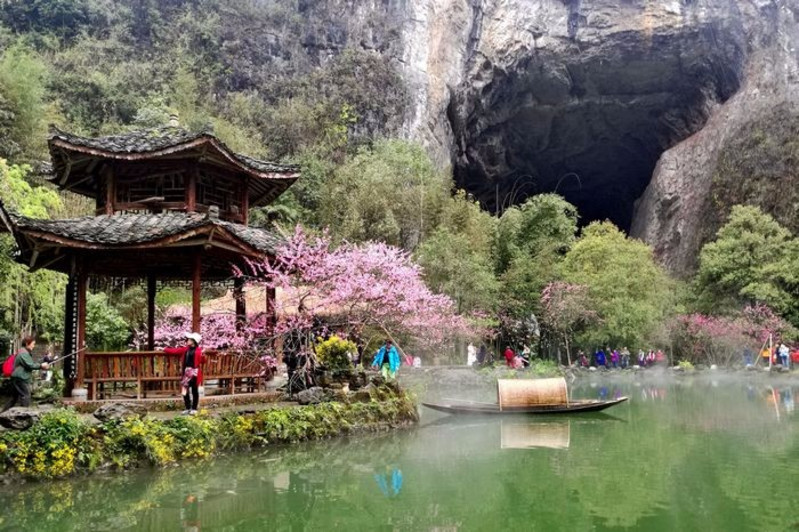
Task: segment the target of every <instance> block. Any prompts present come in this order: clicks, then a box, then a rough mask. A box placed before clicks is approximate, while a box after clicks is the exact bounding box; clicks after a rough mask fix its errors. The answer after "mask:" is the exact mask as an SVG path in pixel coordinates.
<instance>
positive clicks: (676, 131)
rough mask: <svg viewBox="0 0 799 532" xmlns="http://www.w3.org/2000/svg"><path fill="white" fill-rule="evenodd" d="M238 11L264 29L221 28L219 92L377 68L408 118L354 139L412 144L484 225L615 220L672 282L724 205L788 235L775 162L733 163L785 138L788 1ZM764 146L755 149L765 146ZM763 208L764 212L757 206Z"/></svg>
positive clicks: (472, 0) (320, 4)
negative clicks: (353, 66)
mask: <svg viewBox="0 0 799 532" xmlns="http://www.w3.org/2000/svg"><path fill="white" fill-rule="evenodd" d="M253 5H256V6H261V7H262V8H263V9H264V10H268V9H272V10H273V11H275V10H278V12H277V14H275V13H273V14H272V15H271V16H270V17H266V18H263V19H259V18H258V17H253V16H249V15H246V13H243V14H241V15H240V20H236V21H234V23H230V24H226V26H227V27H231V28H236V31H232V32H231V34H230V35H227V36H225V37H224V40H225V42H226V44H225V50H227V51H228V52H229V53H226V54H225V58H226V61H227V64H226V66H227V68H229V70H230V71H232V72H234V73H236V74H235V76H232V77H231V79H228V80H226V81H227V83H228V84H229V85H230V86H231V87H232V88H233V89H235V90H247V89H250V88H253V87H255V88H257V87H260V86H263V85H264V84H268V83H270V81H271V80H273V79H275V78H279V77H280V75H281V73H285V72H289V73H290V72H292V71H294V72H296V71H307V70H309V69H313V68H316V67H317V66H319V65H323V64H324V63H325V62H326V61H328V60H329V59H330V58H331V57H333V56H335V55H336V54H338V53H340V52H341V51H342V50H344V49H345V48H349V47H359V48H361V49H363V50H367V51H368V52H370V53H375V54H380V55H381V56H382V58H384V59H386V61H387V62H388V63H389V64H391V65H392V66H393V67H394V68H396V69H397V70H398V71H399V72H401V74H402V77H403V78H404V80H405V83H406V86H407V89H408V92H409V94H410V98H411V103H410V105H409V106H407V108H406V107H403V109H407V110H406V112H405V115H404V116H401V117H394V116H393V115H392V117H391V119H383V123H382V124H375V123H374V122H375V121H376V119H374V118H373V119H372V122H373V123H370V124H368V126H369V127H368V128H367V129H368V130H369V131H370V132H372V131H375V130H377V131H378V133H386V134H390V135H394V134H397V133H400V134H403V135H405V136H407V137H411V138H415V139H419V140H421V141H422V142H423V143H424V144H425V145H426V146H427V147H428V148H429V150H430V152H431V153H432V154H433V155H434V157H435V159H436V160H437V161H438V162H439V163H440V164H441V165H442V166H443V165H452V166H453V167H454V172H455V177H456V181H457V184H458V185H459V186H461V187H463V188H466V189H467V190H469V191H470V192H471V193H472V194H474V195H475V196H476V197H477V198H479V199H480V201H481V203H482V204H483V206H484V207H485V208H487V209H489V210H491V211H493V212H501V211H502V210H503V209H504V208H507V207H508V206H510V205H512V204H514V203H519V202H521V201H523V200H524V199H525V198H526V197H528V196H530V195H532V194H536V193H540V192H550V191H557V192H558V193H560V194H563V195H564V196H565V197H566V198H567V199H568V200H569V201H571V202H572V203H574V204H575V205H576V206H577V207H578V209H579V211H580V213H581V215H582V216H583V222H588V221H591V220H595V219H610V220H612V221H613V222H615V223H616V224H617V225H619V226H620V227H622V228H624V229H626V230H629V231H630V233H631V234H632V235H633V236H636V237H639V238H642V239H644V240H645V241H647V242H648V243H650V244H652V245H653V247H654V249H655V250H656V253H657V255H658V257H659V258H660V260H661V261H662V262H663V263H664V264H666V265H667V266H668V267H669V268H670V269H671V270H672V271H674V272H678V273H681V272H687V271H690V269H691V268H692V267H694V266H695V263H696V257H697V252H698V250H699V249H700V247H701V245H702V244H703V243H704V242H706V241H707V240H708V238H710V237H711V236H712V234H713V233H714V231H715V230H716V229H717V228H718V225H719V224H720V223H721V222H722V221H723V219H724V217H725V215H726V212H727V211H728V209H729V207H730V206H731V203H732V202H733V201H735V202H754V203H758V204H760V205H761V206H763V207H764V208H766V209H767V210H770V211H771V212H774V213H775V214H777V215H778V217H779V218H780V221H782V222H784V223H789V225H791V222H793V223H795V225H794V227H795V228H799V222H796V219H799V193H797V194H794V195H791V194H779V192H777V193H776V194H775V193H774V191H775V190H777V191H778V190H779V188H780V187H781V188H782V189H783V190H784V189H786V188H791V187H792V188H794V189H797V190H799V172H796V173H795V174H791V175H792V176H794V175H795V176H796V177H790V178H788V179H786V178H785V176H786V172H784V171H782V170H781V168H782V167H781V166H780V164H782V165H783V166H784V165H785V160H788V159H786V158H785V157H782V161H781V162H780V161H775V159H780V157H779V154H776V156H775V155H774V154H771V155H770V154H769V153H770V152H768V150H765V151H763V150H761V151H762V153H760V154H758V157H757V161H758V165H757V166H759V167H769V168H770V171H767V172H756V171H754V170H752V168H750V169H749V171H743V170H741V171H740V172H739V168H738V167H739V166H741V167H743V166H747V165H745V164H741V162H742V159H740V157H739V158H737V159H736V157H730V154H731V153H732V154H734V153H735V151H736V150H737V151H739V152H740V151H743V152H744V153H747V152H748V150H749V149H750V148H749V146H750V145H754V144H756V143H754V144H753V143H747V142H746V140H747V139H746V135H747V134H748V132H749V131H750V130H752V129H758V128H759V129H765V130H766V133H768V134H771V133H769V132H768V130H769V129H771V128H769V127H768V123H769V121H773V118H772V117H773V116H775V115H774V113H775V112H778V113H783V114H785V115H786V116H789V117H790V120H789V121H788V122H790V123H787V122H786V123H785V124H783V125H782V127H780V128H779V135H781V136H782V137H786V138H787V137H790V136H791V135H793V134H794V132H796V131H797V130H799V108H798V107H799V86H797V84H799V81H797V80H798V79H799V77H798V76H799V67H798V66H797V64H798V60H797V50H796V46H797V44H798V41H797V38H798V37H799V30H797V27H799V23H797V19H799V0H357V1H356V0H281V1H273V2H266V1H265V0H259V1H256V2H254V3H253ZM270 6H271V7H270ZM276 6H277V7H276ZM278 7H279V9H278ZM260 20H265V21H269V22H259V21H260ZM276 21H277V22H276ZM281 21H282V22H281ZM386 90H397V89H396V88H393V87H386ZM775 110H779V111H775ZM395 114H397V113H395ZM381 128H382V131H381ZM779 135H777V136H779ZM777 136H775V135H773V134H772V137H773V138H770V140H769V142H767V143H765V144H772V145H779V144H780V143H781V142H782V141H781V139H780V138H777ZM782 140H785V139H782ZM761 144H762V143H761ZM751 149H755V148H751ZM798 149H799V148H798ZM747 155H748V153H747ZM791 160H793V159H791ZM761 163H762V164H761ZM749 166H751V165H749ZM789 166H790V165H789ZM755 174H757V175H755ZM780 174H782V177H781V176H780ZM736 180H737V181H736ZM769 180H770V183H771V184H768V183H766V182H767V181H769ZM755 181H758V186H748V185H747V186H742V185H741V184H742V183H754V182H755ZM774 183H779V187H777V186H776V185H774ZM733 189H734V192H735V193H734V194H726V191H727V190H730V191H732V190H733ZM764 191H771V192H770V193H771V195H774V196H778V198H777V199H776V200H775V201H771V202H763V201H761V199H762V198H760V197H759V195H760V196H762V195H763V194H764V193H768V192H764ZM791 206H793V207H791Z"/></svg>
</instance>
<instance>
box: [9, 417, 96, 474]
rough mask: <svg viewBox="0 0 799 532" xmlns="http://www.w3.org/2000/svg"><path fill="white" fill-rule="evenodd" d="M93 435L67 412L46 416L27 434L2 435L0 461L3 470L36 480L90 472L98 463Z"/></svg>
mask: <svg viewBox="0 0 799 532" xmlns="http://www.w3.org/2000/svg"><path fill="white" fill-rule="evenodd" d="M93 433H94V429H92V428H91V427H90V426H89V425H88V424H86V423H84V422H83V421H82V420H81V419H80V418H79V417H78V416H77V415H76V414H75V413H74V412H73V411H71V410H55V411H52V412H47V413H45V414H43V415H42V417H41V419H40V420H39V421H38V422H37V423H35V424H34V425H33V427H31V428H30V429H28V430H25V431H7V432H5V433H4V435H3V436H2V437H0V458H2V461H3V462H4V464H5V465H6V467H8V466H10V467H12V468H13V469H14V470H15V471H16V472H18V473H20V474H22V475H26V476H31V477H37V478H52V477H63V476H66V475H70V474H72V473H74V472H75V470H76V469H78V468H86V469H93V468H94V467H95V466H96V465H97V463H98V460H99V456H98V448H97V446H96V442H95V441H94V439H93Z"/></svg>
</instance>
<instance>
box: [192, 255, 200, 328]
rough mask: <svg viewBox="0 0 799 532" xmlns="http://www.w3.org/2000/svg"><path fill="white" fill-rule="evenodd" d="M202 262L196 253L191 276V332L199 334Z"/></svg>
mask: <svg viewBox="0 0 799 532" xmlns="http://www.w3.org/2000/svg"><path fill="white" fill-rule="evenodd" d="M201 266H202V260H201V258H200V253H199V252H198V253H197V254H196V255H195V256H194V269H193V271H192V276H191V330H192V332H196V333H198V332H200V296H201V294H202V285H201V282H202V278H201V276H200V273H201Z"/></svg>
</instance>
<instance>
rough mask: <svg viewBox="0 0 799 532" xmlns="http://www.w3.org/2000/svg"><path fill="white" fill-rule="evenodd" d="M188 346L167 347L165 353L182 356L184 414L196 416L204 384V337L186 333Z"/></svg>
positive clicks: (181, 382) (181, 387) (181, 380)
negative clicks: (201, 386) (202, 370)
mask: <svg viewBox="0 0 799 532" xmlns="http://www.w3.org/2000/svg"><path fill="white" fill-rule="evenodd" d="M185 338H186V345H184V346H182V347H167V348H165V349H164V353H166V354H167V355H181V356H182V357H183V361H182V363H181V371H182V377H181V379H180V393H181V395H183V404H184V406H185V407H186V409H185V410H184V411H183V414H189V415H194V414H196V413H197V406H198V405H199V403H200V384H202V372H201V370H200V367H201V365H202V362H203V352H202V348H201V347H200V341H201V340H202V336H200V335H199V333H195V332H190V333H186V335H185Z"/></svg>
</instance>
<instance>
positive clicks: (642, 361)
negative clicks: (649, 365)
mask: <svg viewBox="0 0 799 532" xmlns="http://www.w3.org/2000/svg"><path fill="white" fill-rule="evenodd" d="M638 366H639V367H642V368H643V367H645V366H646V354H644V350H643V349H639V350H638Z"/></svg>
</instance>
